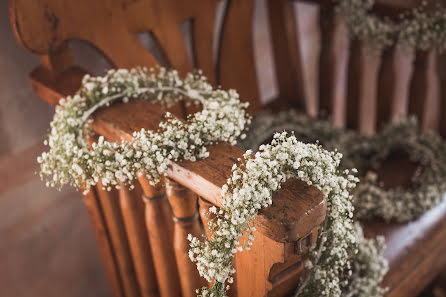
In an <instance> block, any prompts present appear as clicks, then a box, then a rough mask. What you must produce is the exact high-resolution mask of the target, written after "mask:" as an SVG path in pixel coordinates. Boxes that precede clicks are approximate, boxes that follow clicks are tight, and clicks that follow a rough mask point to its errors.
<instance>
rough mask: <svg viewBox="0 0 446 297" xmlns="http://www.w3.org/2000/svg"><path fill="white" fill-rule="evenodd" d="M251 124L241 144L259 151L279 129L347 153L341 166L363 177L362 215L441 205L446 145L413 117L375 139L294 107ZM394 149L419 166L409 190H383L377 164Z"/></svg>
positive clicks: (392, 217) (413, 214)
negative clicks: (354, 170)
mask: <svg viewBox="0 0 446 297" xmlns="http://www.w3.org/2000/svg"><path fill="white" fill-rule="evenodd" d="M251 128H252V129H251V130H252V131H253V133H250V134H249V135H248V137H247V138H246V139H245V140H243V141H241V142H240V143H239V145H240V146H241V147H242V148H245V149H248V148H253V149H255V148H256V147H258V144H259V143H262V142H263V141H264V140H266V139H267V138H268V137H269V136H270V135H271V134H272V133H273V132H275V131H283V130H287V131H294V130H296V131H297V133H296V135H298V136H299V139H300V140H301V139H302V140H305V141H309V142H315V141H316V140H318V141H320V143H321V144H322V145H323V146H324V148H326V149H329V150H334V149H338V150H339V151H340V152H341V153H342V154H343V158H342V163H341V167H342V168H357V169H358V170H359V172H360V174H361V176H363V178H361V182H360V183H359V184H358V186H357V187H356V188H355V189H354V192H353V195H354V197H355V199H354V205H355V213H356V215H357V216H358V217H380V218H382V219H384V220H386V221H396V222H406V221H410V220H414V219H416V218H417V217H419V216H421V215H422V214H423V213H424V212H426V211H427V210H429V209H431V208H433V207H434V206H436V205H437V204H438V203H440V202H441V199H442V197H443V194H444V193H445V192H446V180H445V176H446V143H445V142H444V141H443V140H442V139H441V138H440V137H439V136H438V135H436V134H435V133H434V132H428V133H421V132H420V130H419V128H418V126H417V123H416V120H415V119H414V118H410V119H407V120H404V121H402V122H400V123H398V124H389V125H388V126H386V127H384V128H383V129H382V130H381V131H380V132H379V133H377V134H376V135H374V136H371V137H366V136H361V135H359V134H357V133H356V132H353V131H348V130H343V129H340V128H336V127H333V125H332V124H331V123H329V122H328V121H324V120H317V119H313V118H310V117H308V116H306V115H303V114H298V113H296V112H295V111H287V112H281V113H279V114H274V115H273V114H268V113H264V114H262V115H260V116H259V117H257V118H256V119H255V120H254V121H253V124H252V127H251ZM394 152H399V153H401V152H405V153H407V155H408V157H409V159H410V160H411V161H412V162H414V163H416V164H417V165H418V168H417V169H416V171H415V174H414V175H413V177H412V182H411V187H410V188H409V189H403V188H401V187H400V188H391V189H384V188H383V186H382V184H380V183H379V182H378V180H377V175H376V173H375V170H376V168H378V167H379V166H380V164H381V163H382V162H385V160H386V158H388V157H389V155H390V154H392V153H394Z"/></svg>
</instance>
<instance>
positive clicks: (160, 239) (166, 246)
mask: <svg viewBox="0 0 446 297" xmlns="http://www.w3.org/2000/svg"><path fill="white" fill-rule="evenodd" d="M139 182H140V184H141V187H142V189H143V192H144V195H143V199H144V202H145V218H146V229H147V234H148V236H149V240H150V247H151V249H152V257H153V263H154V264H155V267H156V269H155V272H156V277H157V279H158V287H159V291H160V293H161V296H163V297H177V296H181V287H180V279H179V275H178V269H177V263H176V261H175V252H174V248H173V236H172V235H173V221H172V211H171V210H170V206H169V202H168V201H167V199H166V195H165V193H164V188H162V187H160V188H155V187H153V186H151V185H150V184H149V181H148V180H147V179H146V178H144V177H141V178H139Z"/></svg>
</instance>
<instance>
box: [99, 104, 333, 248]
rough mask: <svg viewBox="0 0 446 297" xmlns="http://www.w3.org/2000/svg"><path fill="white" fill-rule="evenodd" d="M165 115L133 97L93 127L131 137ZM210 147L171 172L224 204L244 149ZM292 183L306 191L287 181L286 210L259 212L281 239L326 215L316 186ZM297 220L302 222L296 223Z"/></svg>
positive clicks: (281, 195) (279, 196) (265, 228)
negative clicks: (228, 181)
mask: <svg viewBox="0 0 446 297" xmlns="http://www.w3.org/2000/svg"><path fill="white" fill-rule="evenodd" d="M163 115H164V112H163V111H162V110H161V109H159V107H157V106H156V105H152V104H149V103H147V102H145V101H142V100H133V101H131V102H129V103H127V104H120V103H118V104H115V105H113V106H110V107H109V108H107V109H104V110H101V111H99V112H97V113H96V115H95V116H94V122H93V124H92V128H93V129H94V130H95V131H96V132H97V133H98V134H100V135H104V137H105V138H107V139H109V140H113V141H120V140H122V139H125V140H130V139H131V138H132V133H133V131H139V130H141V128H145V129H148V130H153V129H156V127H157V125H158V123H159V122H160V121H161V120H162V118H163ZM208 150H209V152H210V156H209V158H206V159H205V160H198V161H196V162H188V161H185V162H181V163H171V166H170V168H169V170H168V175H169V177H170V178H172V179H174V180H175V181H177V182H178V183H180V184H182V185H184V186H185V187H187V188H189V189H191V190H192V191H193V192H194V193H196V194H198V195H199V196H202V197H203V198H205V199H206V200H208V201H210V202H212V203H213V204H215V205H217V206H221V203H222V200H223V197H222V196H221V187H222V186H223V185H224V184H225V183H226V179H227V178H228V177H229V176H230V174H231V167H232V165H233V164H234V162H236V160H237V158H239V157H241V156H242V155H243V151H242V150H240V149H238V148H235V147H233V146H231V145H229V144H226V143H221V144H219V145H213V146H210V147H209V148H208ZM291 185H293V191H294V192H297V191H298V190H300V191H299V193H302V196H296V194H295V193H293V191H287V187H288V186H287V185H285V186H284V187H283V188H282V190H280V191H278V192H277V193H276V195H275V196H274V197H275V199H276V201H277V203H278V205H280V203H279V201H283V204H282V205H283V206H284V207H285V209H282V208H277V209H276V211H278V212H284V213H283V214H281V215H278V216H274V215H269V213H268V212H269V209H271V208H267V209H265V210H264V211H265V213H263V212H261V213H260V215H259V216H258V220H259V226H260V227H261V228H262V232H266V233H265V234H268V236H271V237H272V238H273V239H275V240H277V241H280V242H285V241H294V240H296V239H298V238H299V237H296V236H299V234H307V233H308V232H309V231H310V230H312V229H313V228H314V227H316V226H318V225H319V224H320V223H321V222H322V220H323V218H324V215H325V208H326V205H325V200H324V199H323V197H322V195H321V193H320V192H319V191H318V190H316V188H314V187H312V186H311V187H310V186H307V185H305V184H303V183H302V182H299V181H297V180H293V181H292V182H291V184H290V185H289V186H291ZM296 197H298V198H296ZM286 202H288V204H286ZM282 215H283V216H284V217H285V216H288V218H289V221H288V222H289V223H290V224H291V225H286V224H283V222H281V221H280V220H278V219H277V218H278V217H279V216H280V217H282ZM267 216H268V217H267ZM269 218H271V219H270V220H269ZM297 221H299V222H300V224H296V223H295V222H297Z"/></svg>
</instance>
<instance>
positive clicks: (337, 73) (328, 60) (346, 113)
mask: <svg viewBox="0 0 446 297" xmlns="http://www.w3.org/2000/svg"><path fill="white" fill-rule="evenodd" d="M280 2H281V4H278V3H280ZM297 2H299V1H294V3H297ZM307 2H312V3H313V4H315V5H317V7H318V16H317V17H318V23H319V27H318V28H317V29H316V30H314V31H313V32H315V33H316V34H318V35H319V36H318V38H314V40H317V41H316V42H317V43H319V44H313V45H310V47H311V48H312V49H314V50H319V55H318V56H317V61H316V63H314V64H315V65H316V69H313V70H314V71H316V73H317V75H316V77H318V79H316V80H315V81H314V82H313V84H311V83H310V84H308V83H307V84H302V80H300V81H299V80H295V82H294V84H300V85H301V86H302V87H300V88H303V90H300V91H299V92H294V93H293V95H294V96H296V97H295V98H299V96H298V95H299V94H317V95H316V96H308V95H307V96H306V98H304V100H301V101H302V102H303V104H301V106H304V105H306V106H307V107H306V112H307V113H309V114H311V115H315V113H317V114H319V115H322V116H329V117H330V118H331V119H332V120H333V121H334V123H335V125H338V126H346V127H348V128H353V129H358V130H359V131H360V132H361V133H364V134H372V133H374V132H375V131H376V129H377V128H379V127H380V126H381V125H382V124H384V123H387V122H389V121H397V120H399V119H401V118H402V117H405V116H407V115H409V114H413V115H416V116H417V118H418V119H419V121H420V123H421V126H422V127H423V130H428V129H434V130H437V131H439V132H440V133H441V134H442V135H443V136H446V120H445V118H446V78H445V77H446V75H445V70H444V69H445V61H446V59H445V55H444V54H443V55H442V54H438V53H436V52H434V51H431V52H424V51H420V50H413V49H410V48H402V47H392V48H390V49H386V50H384V51H381V52H379V51H376V50H373V49H372V47H373V46H371V45H370V44H367V41H361V40H351V39H349V38H348V32H347V29H346V27H345V24H344V23H343V22H342V17H341V15H340V14H339V13H338V12H337V11H336V10H335V8H334V2H335V1H324V0H312V1H307ZM420 2H421V1H396V0H382V1H377V5H376V8H375V10H374V11H373V12H372V13H375V14H378V15H382V16H383V17H384V16H387V17H395V16H397V15H399V14H400V13H402V12H404V11H407V10H408V9H412V8H415V7H417V6H419V5H420V4H421V3H420ZM432 2H433V1H432ZM429 3H430V2H429ZM268 4H269V12H270V14H274V15H272V16H270V20H274V19H276V22H275V23H274V22H271V24H270V25H271V27H272V30H271V31H272V34H273V35H272V38H273V47H274V50H275V60H276V61H275V62H276V68H277V73H278V75H277V77H278V82H279V87H280V85H281V77H280V75H279V74H280V73H282V74H284V76H287V74H289V73H293V72H299V71H300V72H302V73H303V70H304V68H305V67H302V65H304V63H308V61H304V60H302V56H300V57H299V56H296V53H297V52H298V51H297V50H296V49H299V47H300V46H302V44H301V42H303V41H305V40H304V39H302V36H300V37H299V32H298V31H299V30H298V26H296V25H295V19H296V16H295V15H293V14H294V13H295V12H296V11H298V10H299V7H297V10H296V9H289V6H290V2H289V1H274V0H269V1H268ZM430 4H432V3H430ZM278 5H281V6H282V11H283V13H282V15H280V13H277V10H278V9H276V10H274V9H273V6H278ZM302 8H304V7H302ZM297 16H299V13H298V14H297ZM278 18H280V19H281V20H282V22H283V23H286V24H288V26H287V28H288V29H289V30H292V31H293V32H291V33H290V32H289V30H287V31H283V32H282V35H280V34H279V32H280V31H277V30H276V31H274V26H277V21H278V20H277V19H278ZM289 24H291V25H289ZM296 36H298V37H297V38H296ZM281 38H286V40H283V39H282V40H280V39H281ZM307 39H308V38H307ZM281 43H282V44H286V46H285V47H282V49H280V48H279V47H280V46H281ZM284 48H286V49H289V50H288V51H284V50H283V49H284ZM299 58H300V59H301V60H300V61H299ZM282 64H283V65H282ZM279 67H280V69H279ZM291 67H293V68H294V70H293V69H290V68H291ZM285 68H288V69H285ZM306 68H308V67H306ZM302 76H304V74H295V75H294V79H296V78H300V77H302ZM285 80H286V77H285V78H283V79H282V85H284V84H285V83H286V82H285ZM307 81H308V80H307ZM292 87H293V86H292V85H290V88H292ZM290 88H289V89H290ZM294 88H295V89H296V88H298V86H294ZM309 88H310V89H311V88H313V90H312V92H308V89H309ZM305 91H306V92H305ZM281 93H282V94H285V93H286V92H281ZM305 103H306V104H305ZM310 106H317V108H316V109H317V111H316V112H314V111H312V110H311V108H310Z"/></svg>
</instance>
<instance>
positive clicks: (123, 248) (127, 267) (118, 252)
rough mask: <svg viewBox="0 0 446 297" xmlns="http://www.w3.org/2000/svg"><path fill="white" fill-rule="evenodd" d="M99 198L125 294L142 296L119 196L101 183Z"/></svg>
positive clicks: (136, 296) (130, 296) (129, 296)
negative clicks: (103, 187)
mask: <svg viewBox="0 0 446 297" xmlns="http://www.w3.org/2000/svg"><path fill="white" fill-rule="evenodd" d="M97 193H98V200H99V202H100V205H101V208H102V210H103V214H104V219H105V222H106V225H107V230H108V232H109V234H110V240H111V242H112V245H113V251H114V255H115V257H116V262H117V265H118V267H119V272H120V274H121V281H122V284H123V289H124V292H125V293H124V294H125V296H126V297H139V296H141V294H140V291H139V287H138V283H137V280H136V273H135V268H134V265H133V261H132V257H131V252H130V248H129V243H128V239H127V235H126V232H125V227H124V224H123V220H122V216H121V213H120V206H119V197H118V193H117V191H116V190H112V191H110V192H109V191H107V190H104V189H102V186H101V185H100V184H99V185H98V187H97Z"/></svg>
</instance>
